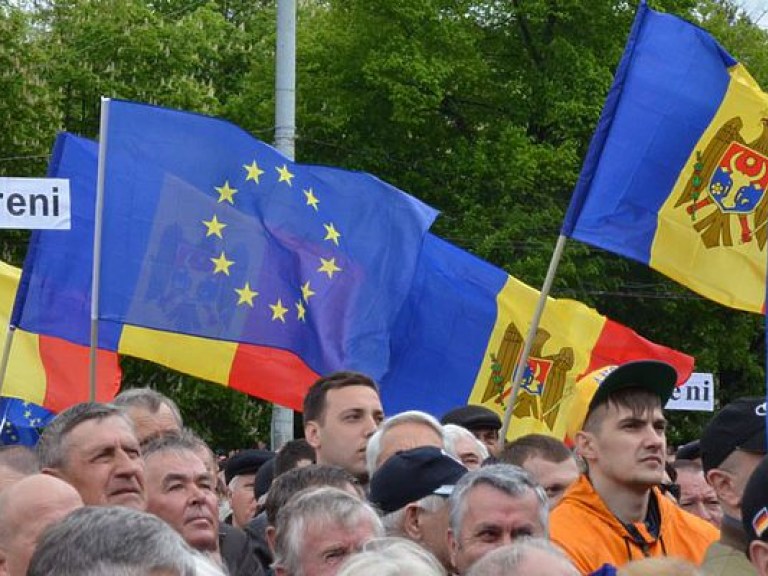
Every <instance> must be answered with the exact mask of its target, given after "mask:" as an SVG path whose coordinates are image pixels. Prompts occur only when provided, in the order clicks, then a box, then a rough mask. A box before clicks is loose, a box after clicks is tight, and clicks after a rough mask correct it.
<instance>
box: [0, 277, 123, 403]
mask: <svg viewBox="0 0 768 576" xmlns="http://www.w3.org/2000/svg"><path fill="white" fill-rule="evenodd" d="M20 275H21V270H19V269H18V268H15V267H13V266H11V265H10V264H6V263H5V262H0V325H2V326H3V327H4V328H3V330H2V333H0V349H2V347H3V346H4V345H5V338H6V330H5V327H7V326H8V319H9V317H10V315H11V309H12V307H13V302H14V298H15V297H16V289H17V287H18V285H19V276H20ZM97 358H98V360H97V361H98V374H99V378H98V381H97V387H96V399H97V400H98V401H100V402H109V401H110V400H112V398H114V397H115V394H116V393H117V390H118V389H119V387H120V365H119V364H118V358H117V354H115V353H113V352H107V351H103V350H100V351H99V352H98V356H97ZM88 367H89V350H88V348H87V347H86V346H79V345H77V344H72V343H70V342H67V341H66V340H62V339H61V338H54V337H51V336H43V335H37V334H32V333H30V332H26V331H24V330H18V329H17V330H16V331H15V333H14V336H13V342H12V345H11V353H10V357H9V360H8V368H7V372H6V376H5V382H4V383H3V396H9V397H13V398H19V399H21V400H25V401H27V402H32V403H34V404H38V405H40V406H44V407H45V408H47V409H48V410H51V411H53V412H60V411H61V410H64V409H66V408H68V407H69V406H72V405H73V404H77V403H78V402H85V401H87V400H88V399H89V394H90V385H89V382H88V372H89V368H88Z"/></svg>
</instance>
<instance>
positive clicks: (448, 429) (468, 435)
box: [443, 424, 489, 462]
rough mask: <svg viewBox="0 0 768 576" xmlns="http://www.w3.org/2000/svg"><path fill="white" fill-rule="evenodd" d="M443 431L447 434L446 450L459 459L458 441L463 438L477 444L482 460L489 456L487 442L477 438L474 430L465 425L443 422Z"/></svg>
mask: <svg viewBox="0 0 768 576" xmlns="http://www.w3.org/2000/svg"><path fill="white" fill-rule="evenodd" d="M443 433H444V434H445V451H446V452H448V454H450V455H451V456H453V457H454V458H456V459H457V460H458V459H459V455H458V454H457V453H456V441H457V440H459V439H461V438H464V439H465V440H470V441H471V442H473V443H474V444H475V446H477V450H478V452H480V461H481V462H482V461H483V460H485V459H486V458H488V456H489V454H488V448H487V447H486V446H485V444H483V443H482V442H480V440H478V439H477V438H475V435H474V434H472V432H470V431H469V430H467V429H466V428H464V426H459V425H457V424H443Z"/></svg>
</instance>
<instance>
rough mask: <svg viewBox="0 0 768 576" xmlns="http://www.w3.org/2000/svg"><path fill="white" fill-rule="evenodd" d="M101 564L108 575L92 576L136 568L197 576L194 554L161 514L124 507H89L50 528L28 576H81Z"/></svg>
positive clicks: (39, 547) (38, 548) (33, 557)
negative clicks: (155, 514)
mask: <svg viewBox="0 0 768 576" xmlns="http://www.w3.org/2000/svg"><path fill="white" fill-rule="evenodd" d="M99 564H102V565H103V566H102V567H103V568H104V570H105V571H102V572H98V571H94V572H93V573H92V574H93V576H97V575H100V574H105V575H106V574H121V573H125V574H133V573H134V572H132V570H136V569H138V570H143V571H144V573H150V572H152V571H154V570H165V571H168V572H171V573H174V574H178V575H179V576H195V575H196V570H195V561H194V552H193V551H192V549H191V548H190V547H189V546H188V545H187V544H186V543H185V542H184V540H183V538H182V537H181V535H179V534H178V533H177V532H176V531H175V530H173V528H171V527H170V526H169V525H168V524H166V523H165V522H163V521H162V520H161V519H160V518H158V517H157V516H154V515H152V514H147V513H146V512H139V511H137V510H133V509H130V508H124V507H122V506H108V507H107V506H86V507H84V508H80V509H78V510H75V511H74V512H72V513H71V514H69V515H68V516H66V517H65V518H64V519H63V520H61V521H60V522H57V523H55V524H53V525H52V526H50V527H49V528H48V529H46V530H45V532H43V536H42V538H41V539H40V542H39V543H38V545H37V548H36V549H35V553H34V554H33V555H32V559H31V560H30V563H29V571H28V572H27V574H28V576H82V575H83V574H91V572H89V571H90V570H95V569H96V568H97V567H98V566H99ZM107 568H108V570H107ZM121 571H122V572H121Z"/></svg>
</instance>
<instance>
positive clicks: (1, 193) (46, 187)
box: [0, 178, 71, 230]
mask: <svg viewBox="0 0 768 576" xmlns="http://www.w3.org/2000/svg"><path fill="white" fill-rule="evenodd" d="M69 210H70V204H69V180H67V179H64V178H0V228H26V229H32V230H69V229H70V227H71V219H70V212H69Z"/></svg>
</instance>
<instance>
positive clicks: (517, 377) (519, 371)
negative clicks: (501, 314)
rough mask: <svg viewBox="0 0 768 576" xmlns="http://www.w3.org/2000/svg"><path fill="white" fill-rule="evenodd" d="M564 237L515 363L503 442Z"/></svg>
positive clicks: (505, 415)
mask: <svg viewBox="0 0 768 576" xmlns="http://www.w3.org/2000/svg"><path fill="white" fill-rule="evenodd" d="M565 240H566V237H565V236H564V235H563V234H560V236H558V237H557V243H556V244H555V249H554V251H553V252H552V259H551V260H550V261H549V269H548V270H547V276H546V277H545V278H544V285H543V286H542V287H541V293H540V294H539V301H538V302H537V303H536V309H535V310H534V311H533V318H531V325H530V327H529V328H528V334H527V336H526V337H525V346H524V347H523V351H522V353H521V354H520V359H519V360H518V361H517V365H516V366H515V371H514V372H513V376H512V391H511V392H510V395H509V401H508V403H507V407H506V408H505V409H504V421H503V423H502V425H501V432H500V433H499V437H500V438H501V441H502V442H504V441H505V440H506V438H507V431H508V430H509V422H510V420H511V419H512V411H513V410H514V407H515V402H517V395H518V393H519V392H520V384H521V383H522V381H523V376H524V375H525V367H526V366H527V365H528V357H529V356H530V355H531V348H532V347H533V340H534V338H535V337H536V331H537V330H538V329H539V324H540V323H541V316H542V314H543V313H544V307H545V306H546V304H547V297H548V296H549V291H550V290H551V289H552V282H553V281H554V279H555V273H556V272H557V266H558V265H559V264H560V258H561V257H562V255H563V250H564V249H565Z"/></svg>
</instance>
